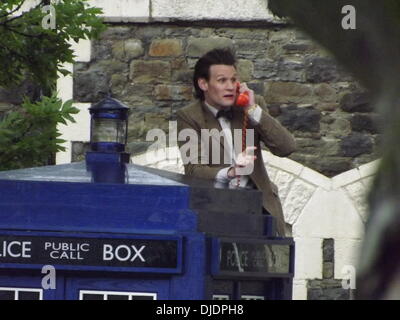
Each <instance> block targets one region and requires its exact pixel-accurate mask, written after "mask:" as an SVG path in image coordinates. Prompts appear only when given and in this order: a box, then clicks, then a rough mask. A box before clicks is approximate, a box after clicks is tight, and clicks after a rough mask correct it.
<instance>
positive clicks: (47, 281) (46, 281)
mask: <svg viewBox="0 0 400 320" xmlns="http://www.w3.org/2000/svg"><path fill="white" fill-rule="evenodd" d="M42 273H43V274H46V273H48V274H47V275H45V276H44V277H43V278H42V288H43V289H44V290H48V289H52V290H54V289H55V288H56V269H55V268H54V267H53V266H51V265H45V266H43V268H42Z"/></svg>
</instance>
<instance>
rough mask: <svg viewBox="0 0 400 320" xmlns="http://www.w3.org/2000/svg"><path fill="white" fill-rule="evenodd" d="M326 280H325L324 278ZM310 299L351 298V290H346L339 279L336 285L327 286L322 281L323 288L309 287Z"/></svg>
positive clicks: (308, 296) (308, 297)
mask: <svg viewBox="0 0 400 320" xmlns="http://www.w3.org/2000/svg"><path fill="white" fill-rule="evenodd" d="M324 281H325V280H324ZM307 299H308V300H349V299H350V292H349V291H348V290H344V289H343V288H342V286H341V283H340V281H338V282H337V283H336V284H335V285H334V286H332V285H329V286H328V287H325V286H324V284H323V283H322V285H321V288H312V287H311V288H308V292H307Z"/></svg>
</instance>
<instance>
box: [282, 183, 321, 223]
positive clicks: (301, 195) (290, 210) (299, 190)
mask: <svg viewBox="0 0 400 320" xmlns="http://www.w3.org/2000/svg"><path fill="white" fill-rule="evenodd" d="M315 189H316V188H315V187H314V186H312V185H311V184H308V183H306V182H305V181H303V180H300V179H297V180H295V181H294V182H293V183H292V185H291V188H290V191H289V193H288V195H287V197H286V199H285V202H284V203H283V212H284V216H285V221H286V222H287V223H289V224H292V225H293V224H294V223H295V222H296V221H297V220H298V218H299V217H300V215H301V214H302V213H303V212H304V207H305V205H306V204H307V202H308V201H310V199H311V197H312V195H313V193H314V191H315Z"/></svg>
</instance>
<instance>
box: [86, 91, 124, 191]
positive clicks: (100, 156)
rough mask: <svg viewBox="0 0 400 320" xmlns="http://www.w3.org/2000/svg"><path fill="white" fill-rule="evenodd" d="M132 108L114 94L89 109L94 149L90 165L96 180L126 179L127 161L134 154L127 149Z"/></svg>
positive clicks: (91, 152)
mask: <svg viewBox="0 0 400 320" xmlns="http://www.w3.org/2000/svg"><path fill="white" fill-rule="evenodd" d="M128 111H129V108H128V107H127V106H126V105H124V104H123V103H121V102H120V101H118V100H116V99H114V98H111V97H106V98H104V99H103V100H101V101H100V102H98V103H96V104H95V105H94V106H92V107H91V108H89V112H90V115H91V118H90V147H91V151H89V152H86V164H87V168H88V170H89V171H91V172H92V176H93V181H94V182H116V183H124V181H125V178H124V176H125V163H129V157H130V154H129V153H126V152H125V145H126V142H127V136H128Z"/></svg>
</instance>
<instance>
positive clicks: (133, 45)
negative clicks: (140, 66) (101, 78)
mask: <svg viewBox="0 0 400 320" xmlns="http://www.w3.org/2000/svg"><path fill="white" fill-rule="evenodd" d="M124 51H125V59H126V60H127V61H130V60H132V59H134V58H138V57H140V56H142V55H143V54H144V49H143V44H142V41H141V40H138V39H128V40H125V42H124Z"/></svg>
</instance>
